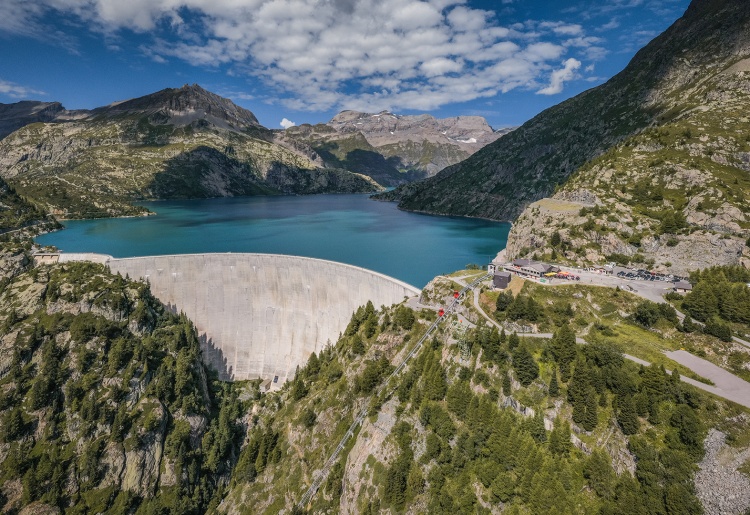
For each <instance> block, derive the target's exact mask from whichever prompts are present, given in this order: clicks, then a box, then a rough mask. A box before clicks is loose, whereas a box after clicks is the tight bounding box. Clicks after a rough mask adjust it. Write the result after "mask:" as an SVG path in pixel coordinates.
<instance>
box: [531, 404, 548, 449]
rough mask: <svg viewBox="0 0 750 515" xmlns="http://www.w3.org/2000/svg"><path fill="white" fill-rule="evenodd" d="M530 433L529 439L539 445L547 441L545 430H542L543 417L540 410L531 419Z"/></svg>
mask: <svg viewBox="0 0 750 515" xmlns="http://www.w3.org/2000/svg"><path fill="white" fill-rule="evenodd" d="M530 433H531V437H532V438H533V439H534V440H535V441H537V442H539V443H543V442H546V441H547V430H546V429H545V428H544V415H543V414H542V412H541V410H539V411H537V412H536V413H535V414H534V416H533V417H532V418H531V423H530Z"/></svg>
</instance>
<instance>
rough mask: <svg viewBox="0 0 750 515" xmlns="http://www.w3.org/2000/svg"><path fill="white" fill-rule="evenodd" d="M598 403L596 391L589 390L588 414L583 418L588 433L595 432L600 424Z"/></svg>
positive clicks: (587, 400) (587, 395)
mask: <svg viewBox="0 0 750 515" xmlns="http://www.w3.org/2000/svg"><path fill="white" fill-rule="evenodd" d="M597 408H598V405H597V402H596V391H595V390H594V389H593V388H589V390H588V392H587V394H586V413H585V415H584V417H583V428H584V429H585V430H586V431H593V430H594V429H595V428H596V424H597V423H598V418H597V415H598V414H597Z"/></svg>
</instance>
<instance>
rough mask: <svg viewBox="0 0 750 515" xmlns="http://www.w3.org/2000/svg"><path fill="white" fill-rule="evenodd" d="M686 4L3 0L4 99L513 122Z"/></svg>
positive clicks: (583, 84)
mask: <svg viewBox="0 0 750 515" xmlns="http://www.w3.org/2000/svg"><path fill="white" fill-rule="evenodd" d="M688 4H689V0H578V1H575V0H574V1H560V0H558V1H553V0H497V1H486V0H482V1H479V0H476V1H474V0H467V1H458V0H0V49H2V51H0V102H6V103H7V102H15V101H18V100H21V99H38V100H46V101H51V100H56V101H60V102H62V103H63V105H64V106H65V107H67V108H68V109H79V108H93V107H97V106H100V105H105V104H109V103H111V102H113V101H116V100H124V99H127V98H133V97H137V96H141V95H145V94H148V93H152V92H154V91H157V90H160V89H163V88H167V87H179V86H181V85H183V84H186V83H190V84H192V83H198V84H200V85H201V86H203V87H205V88H206V89H209V90H211V91H214V92H215V93H218V94H220V95H223V96H226V97H229V98H231V99H232V100H234V101H235V102H236V103H237V104H239V105H241V106H243V107H246V108H248V109H250V110H251V111H253V112H254V113H255V114H256V116H257V117H258V119H259V120H260V122H261V123H262V124H263V125H265V126H267V127H270V128H278V127H279V126H280V123H281V121H282V120H283V119H286V120H291V121H293V122H295V123H297V124H300V123H306V122H307V123H316V122H321V121H327V120H328V119H330V118H331V117H332V116H333V115H334V114H335V113H337V112H338V111H341V110H343V109H356V110H362V111H368V112H379V111H381V110H384V109H387V110H391V111H393V112H396V113H400V114H412V113H421V112H429V113H431V114H434V115H435V116H439V117H445V116H458V115H481V116H484V117H485V118H487V120H488V121H489V123H490V124H491V125H492V126H493V127H495V128H500V127H506V126H512V125H519V124H521V123H523V122H524V121H526V120H528V119H529V118H531V117H533V116H534V115H535V114H537V113H539V112H540V111H542V110H543V109H545V108H547V107H550V106H552V105H554V104H557V103H559V102H561V101H562V100H565V99H566V98H569V97H571V96H574V95H575V94H577V93H580V92H581V91H584V90H586V89H589V88H591V87H593V86H596V85H598V84H601V83H602V82H604V81H606V80H607V79H608V78H610V77H611V76H613V75H614V74H616V73H617V72H618V71H620V70H621V69H622V68H623V67H624V66H625V65H626V64H627V62H628V61H629V60H630V59H631V58H632V56H633V55H634V54H635V52H636V51H637V50H638V49H639V48H641V47H642V46H643V45H645V44H646V43H647V42H648V41H650V40H651V39H652V38H653V37H655V36H656V35H658V34H659V33H660V32H662V31H663V30H664V29H666V28H667V27H668V26H669V25H671V24H672V23H673V22H674V21H675V20H676V19H677V18H679V17H680V16H681V15H682V13H683V12H684V11H685V9H686V8H687V6H688Z"/></svg>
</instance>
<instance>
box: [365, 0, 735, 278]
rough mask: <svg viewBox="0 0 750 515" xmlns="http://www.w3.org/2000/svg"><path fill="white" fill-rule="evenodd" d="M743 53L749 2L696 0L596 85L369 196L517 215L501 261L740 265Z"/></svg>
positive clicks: (440, 210)
mask: <svg viewBox="0 0 750 515" xmlns="http://www.w3.org/2000/svg"><path fill="white" fill-rule="evenodd" d="M748 58H750V3H749V2H747V1H745V0H727V1H715V0H694V1H693V2H692V3H691V5H690V7H689V8H688V9H687V11H686V12H685V15H684V16H683V17H682V18H680V19H679V20H677V21H676V22H675V23H674V25H672V27H670V28H669V29H668V30H667V31H666V32H665V33H663V34H662V35H660V36H659V37H657V38H656V39H654V40H653V41H652V42H651V43H649V44H648V45H647V46H646V47H644V48H643V49H642V50H640V51H639V52H638V53H637V54H636V55H635V57H634V58H633V59H632V61H631V62H630V63H629V64H628V66H627V67H626V68H625V69H624V70H623V71H622V72H620V73H619V74H617V75H616V76H615V77H613V78H612V79H611V80H610V81H608V82H607V83H606V84H603V85H601V86H598V87H596V88H593V89H591V90H588V91H586V92H584V93H582V94H580V95H578V96H576V97H574V98H571V99H569V100H567V101H565V102H562V103H561V104H559V105H557V106H554V107H552V108H550V109H547V110H546V111H544V112H542V113H541V114H539V115H538V116H536V117H534V118H533V119H532V120H530V121H528V122H526V123H525V124H523V125H522V126H521V127H519V128H518V129H516V130H514V131H513V132H511V133H510V134H508V135H507V136H505V137H503V138H501V139H499V140H498V141H495V142H494V143H490V144H489V145H487V146H485V147H484V148H482V149H481V150H480V151H478V152H477V153H475V154H474V155H472V156H471V157H469V158H468V159H466V160H464V161H462V162H460V163H458V164H456V165H453V166H449V167H447V168H445V169H443V170H442V171H441V172H440V173H438V174H437V175H436V176H435V177H432V178H429V179H426V180H424V181H421V182H418V183H413V184H408V185H405V186H402V187H400V188H398V189H396V190H394V191H391V192H388V193H385V194H381V195H379V196H378V197H379V198H381V199H385V200H397V201H398V202H399V207H401V208H402V209H407V210H414V211H422V212H429V213H435V214H444V215H463V216H473V217H482V218H490V219H495V220H515V221H516V223H515V225H514V229H513V231H512V232H511V234H510V240H509V242H508V249H507V251H508V252H507V253H508V256H509V257H514V256H518V255H536V256H538V257H543V256H547V257H548V258H550V257H552V256H553V255H554V257H555V258H556V259H567V260H569V261H571V262H574V263H579V264H583V263H592V262H594V263H596V262H602V261H604V260H608V259H612V260H615V259H616V260H618V261H621V262H628V261H629V262H631V263H633V264H639V266H649V267H657V268H660V269H663V270H671V271H679V272H685V271H686V270H690V269H695V268H702V267H705V266H709V265H711V264H716V263H736V262H737V261H739V260H740V259H741V258H742V256H743V253H744V254H745V258H747V257H748V255H747V253H748V249H747V247H746V246H745V242H746V240H747V238H748V236H750V216H749V214H750V174H749V172H750V122H749V121H748V120H749V118H748V115H747V113H748V112H749V111H750V59H748ZM552 194H554V197H553V199H552V201H544V202H540V203H536V204H532V202H534V201H538V200H540V199H542V198H543V197H546V196H549V195H552ZM529 206H530V207H529ZM584 208H585V209H584ZM519 215H520V217H519ZM517 217H518V218H517ZM674 220H676V221H677V223H676V225H675V224H674V223H672V222H673V221H674ZM555 233H558V236H559V237H557V236H556V237H555V238H554V240H553V238H552V236H553V235H554V234H555ZM551 241H554V242H555V243H556V244H555V245H552V244H551Z"/></svg>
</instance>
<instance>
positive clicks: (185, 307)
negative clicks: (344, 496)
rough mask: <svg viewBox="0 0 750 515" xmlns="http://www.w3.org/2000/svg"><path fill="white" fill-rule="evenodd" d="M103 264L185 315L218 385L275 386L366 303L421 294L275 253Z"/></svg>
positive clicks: (356, 271)
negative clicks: (261, 382)
mask: <svg viewBox="0 0 750 515" xmlns="http://www.w3.org/2000/svg"><path fill="white" fill-rule="evenodd" d="M63 256H65V254H62V255H61V256H60V258H61V261H63V260H65V261H68V260H71V258H72V256H70V257H67V256H66V257H65V258H63ZM106 264H108V265H109V268H110V270H111V271H112V272H119V273H120V274H122V275H123V276H124V275H126V274H127V275H129V276H130V277H132V278H141V279H144V280H148V281H149V282H150V284H151V291H152V293H153V294H154V295H155V296H156V297H157V298H158V299H159V300H160V301H162V302H163V303H164V304H165V305H166V306H167V307H168V308H169V309H170V310H172V311H175V312H178V313H179V312H180V311H182V312H184V313H185V314H186V315H187V316H188V317H189V318H190V319H191V320H192V321H193V323H194V324H195V326H196V329H197V330H198V335H199V337H200V340H201V348H202V350H203V359H204V361H205V362H206V363H207V364H208V365H210V366H212V367H213V368H215V369H216V370H217V371H218V372H219V377H220V378H221V379H224V380H242V379H255V378H259V377H260V378H263V379H272V380H274V382H276V381H278V383H279V384H281V383H282V382H284V381H286V380H287V379H290V378H292V377H293V376H294V372H295V369H296V367H297V366H298V365H303V364H304V363H306V362H307V359H308V357H309V356H310V354H311V353H312V352H320V351H321V350H322V349H324V348H325V347H326V346H327V345H329V344H331V343H335V342H336V341H337V340H338V337H339V335H340V334H341V333H342V332H343V331H344V329H345V328H346V326H347V324H348V323H349V320H350V319H351V315H352V313H353V312H354V311H355V310H356V309H357V308H359V307H360V306H362V305H364V304H366V303H367V301H368V300H369V301H372V303H373V304H374V305H375V306H376V307H378V306H381V305H386V306H390V305H391V304H397V303H399V302H402V301H403V300H404V298H405V297H412V296H415V295H419V294H420V291H421V290H419V289H418V288H415V287H414V286H411V285H409V284H406V283H404V282H401V281H399V280H397V279H394V278H392V277H388V276H386V275H383V274H380V273H377V272H373V271H371V270H367V269H364V268H359V267H356V266H352V265H346V264H343V263H336V262H333V261H325V260H322V259H314V258H306V257H297V256H286V255H278V254H234V253H232V254H184V255H170V256H148V257H136V258H123V259H115V258H109V259H106Z"/></svg>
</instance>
